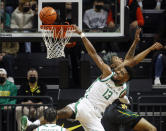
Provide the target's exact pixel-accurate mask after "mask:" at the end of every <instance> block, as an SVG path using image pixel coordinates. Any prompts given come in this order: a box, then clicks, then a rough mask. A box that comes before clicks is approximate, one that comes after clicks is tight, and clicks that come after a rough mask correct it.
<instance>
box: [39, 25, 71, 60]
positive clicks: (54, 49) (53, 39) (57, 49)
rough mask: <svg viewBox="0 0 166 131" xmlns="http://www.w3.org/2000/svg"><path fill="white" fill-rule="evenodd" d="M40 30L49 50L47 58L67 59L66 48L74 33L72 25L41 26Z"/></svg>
mask: <svg viewBox="0 0 166 131" xmlns="http://www.w3.org/2000/svg"><path fill="white" fill-rule="evenodd" d="M40 28H41V30H42V36H43V40H44V43H45V45H46V48H47V58H48V59H52V58H59V57H65V53H64V48H65V46H66V44H67V43H68V42H69V40H70V38H71V36H72V34H73V32H74V27H73V26H71V25H41V26H40Z"/></svg>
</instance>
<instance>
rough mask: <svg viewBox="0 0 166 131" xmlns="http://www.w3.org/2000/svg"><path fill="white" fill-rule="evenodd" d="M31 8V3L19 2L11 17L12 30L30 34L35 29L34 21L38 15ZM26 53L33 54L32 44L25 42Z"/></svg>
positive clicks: (24, 0)
mask: <svg viewBox="0 0 166 131" xmlns="http://www.w3.org/2000/svg"><path fill="white" fill-rule="evenodd" d="M31 8H32V7H31V3H30V2H29V1H26V0H19V6H18V7H17V8H16V9H15V10H14V11H13V13H12V15H11V25H10V28H12V29H14V30H18V29H20V30H23V32H29V31H30V30H31V29H32V28H33V19H34V16H35V14H36V12H35V11H34V10H32V9H31ZM25 52H26V53H31V42H25Z"/></svg>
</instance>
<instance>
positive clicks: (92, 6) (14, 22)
mask: <svg viewBox="0 0 166 131" xmlns="http://www.w3.org/2000/svg"><path fill="white" fill-rule="evenodd" d="M87 2H89V1H87V0H83V30H86V29H88V30H89V31H92V32H98V31H100V32H101V31H104V29H112V31H118V30H119V23H120V18H119V17H120V16H119V12H120V0H117V1H108V0H94V1H91V2H90V3H89V4H88V6H85V5H87ZM147 3H148V4H147ZM165 3H166V2H165V0H152V1H151V2H150V3H149V2H147V1H146V0H144V1H142V0H126V3H125V4H126V6H127V7H128V9H129V36H130V37H129V41H127V43H128V44H127V45H125V46H122V48H125V47H126V48H127V47H128V46H130V43H131V42H132V41H133V39H134V34H135V30H136V28H137V27H142V28H143V26H144V23H145V21H144V17H143V13H142V11H143V10H144V9H146V8H147V9H154V10H156V11H157V10H161V9H165V5H166V4H165ZM37 5H38V1H37V0H15V1H13V0H5V1H4V0H2V1H1V4H0V6H1V9H0V11H1V21H0V27H1V31H2V30H3V31H6V32H23V33H26V32H34V31H37V27H38V6H37ZM148 5H149V6H148ZM152 6H153V7H152ZM65 7H66V9H67V17H66V19H68V20H69V21H70V23H71V24H73V21H72V20H71V19H72V14H73V12H71V9H72V4H71V3H70V2H69V3H68V4H66V5H65ZM73 9H74V8H73ZM163 19H164V18H163ZM163 21H164V20H163ZM163 26H164V25H163ZM160 28H161V27H160ZM3 31H2V32H3ZM152 33H153V32H152ZM158 34H159V33H158ZM163 34H164V33H163ZM158 39H160V35H158ZM154 40H155V38H154ZM99 43H100V44H98V42H93V44H94V46H95V48H96V50H97V51H98V52H101V53H105V54H106V53H109V52H111V51H114V52H119V51H121V49H120V48H121V45H119V43H117V42H111V43H109V42H99ZM72 44H73V43H72ZM22 45H23V44H22V43H19V42H1V44H0V47H1V48H0V49H1V55H0V66H1V67H3V68H5V69H6V70H7V72H8V79H9V80H10V81H12V82H14V73H13V71H14V69H13V65H14V60H15V57H16V54H17V53H18V52H20V50H23V48H22ZM34 45H36V43H35V44H33V43H32V42H31V41H27V42H24V52H25V53H29V54H30V53H31V52H33V50H34V51H35V49H37V48H40V49H39V52H42V51H44V52H45V51H46V49H45V47H44V44H43V43H42V42H40V43H39V44H38V45H40V47H37V48H36V47H35V46H34ZM75 45H78V44H74V46H75ZM123 45H124V44H123ZM74 46H71V47H70V46H69V49H68V50H69V51H65V52H68V53H67V54H75V55H77V56H80V53H78V51H74V48H75V47H74ZM20 47H21V48H20ZM72 50H73V51H72ZM73 52H77V53H73ZM67 56H68V55H67ZM72 58H73V57H72ZM162 58H163V57H162ZM73 59H74V58H73ZM77 59H80V57H78V58H77ZM160 59H161V55H159V56H158V57H157V62H158V61H159V60H160ZM71 60H72V59H71ZM77 61H78V60H74V63H77ZM71 62H72V61H71ZM158 63H161V62H158ZM160 65H162V64H160ZM75 66H78V64H75V65H74V67H73V69H72V70H75V71H74V73H73V74H74V77H75V78H74V79H76V78H77V77H76V76H75V74H78V73H77V72H78V71H77V70H76V69H77V68H76V67H75ZM156 67H157V66H156ZM159 72H162V71H159ZM160 74H161V73H157V76H156V75H155V76H156V78H157V79H156V80H155V81H157V82H155V84H160V83H161V82H160V81H158V79H159V76H161V75H160ZM75 81H78V80H77V79H76V80H75Z"/></svg>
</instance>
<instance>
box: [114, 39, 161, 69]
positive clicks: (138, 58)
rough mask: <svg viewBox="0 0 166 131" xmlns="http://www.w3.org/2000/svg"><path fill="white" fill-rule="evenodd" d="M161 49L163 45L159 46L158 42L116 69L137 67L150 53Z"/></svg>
mask: <svg viewBox="0 0 166 131" xmlns="http://www.w3.org/2000/svg"><path fill="white" fill-rule="evenodd" d="M161 48H163V45H161V44H160V43H158V42H155V43H154V44H153V45H152V46H150V47H149V48H148V49H146V50H144V51H142V52H141V53H139V54H138V55H136V56H135V57H134V58H132V59H130V60H126V61H124V62H123V63H122V64H121V65H120V66H118V67H117V68H116V69H118V68H119V67H121V66H125V65H127V66H130V67H133V66H135V65H137V64H138V63H139V62H141V61H142V60H143V59H144V58H145V57H146V56H147V55H148V54H149V53H150V52H151V51H153V50H160V49H161Z"/></svg>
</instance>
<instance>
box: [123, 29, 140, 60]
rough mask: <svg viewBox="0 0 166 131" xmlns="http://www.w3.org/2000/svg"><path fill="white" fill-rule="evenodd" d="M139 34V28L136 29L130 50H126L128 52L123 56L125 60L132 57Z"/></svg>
mask: <svg viewBox="0 0 166 131" xmlns="http://www.w3.org/2000/svg"><path fill="white" fill-rule="evenodd" d="M140 32H141V28H137V30H136V32H135V39H134V41H133V43H132V45H131V47H130V49H129V50H128V52H127V54H126V56H125V60H127V59H131V58H133V57H134V54H135V48H136V45H137V44H138V42H139V41H140Z"/></svg>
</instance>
